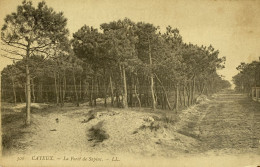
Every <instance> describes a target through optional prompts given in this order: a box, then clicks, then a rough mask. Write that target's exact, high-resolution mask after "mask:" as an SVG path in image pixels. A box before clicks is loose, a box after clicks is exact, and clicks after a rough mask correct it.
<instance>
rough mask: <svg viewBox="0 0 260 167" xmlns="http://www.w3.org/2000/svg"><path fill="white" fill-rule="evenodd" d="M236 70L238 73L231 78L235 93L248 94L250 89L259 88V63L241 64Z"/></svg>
mask: <svg viewBox="0 0 260 167" xmlns="http://www.w3.org/2000/svg"><path fill="white" fill-rule="evenodd" d="M259 60H260V58H259ZM236 69H237V70H238V71H239V73H238V74H237V75H235V76H234V77H233V82H234V84H235V86H236V87H235V89H236V90H237V91H239V92H242V93H248V94H250V93H251V89H252V87H260V61H252V62H251V63H244V62H242V63H240V65H239V66H237V68H236Z"/></svg>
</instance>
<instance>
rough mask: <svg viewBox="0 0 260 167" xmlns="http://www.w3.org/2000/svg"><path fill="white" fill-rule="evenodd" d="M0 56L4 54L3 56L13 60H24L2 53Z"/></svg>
mask: <svg viewBox="0 0 260 167" xmlns="http://www.w3.org/2000/svg"><path fill="white" fill-rule="evenodd" d="M0 56H2V57H6V58H8V59H12V60H22V59H16V58H13V57H9V56H7V55H4V54H0Z"/></svg>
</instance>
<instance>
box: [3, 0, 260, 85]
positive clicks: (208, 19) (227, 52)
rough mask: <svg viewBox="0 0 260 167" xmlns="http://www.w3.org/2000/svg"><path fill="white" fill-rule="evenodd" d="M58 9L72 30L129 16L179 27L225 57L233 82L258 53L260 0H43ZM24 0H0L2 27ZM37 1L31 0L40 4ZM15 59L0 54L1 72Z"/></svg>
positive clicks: (227, 75)
mask: <svg viewBox="0 0 260 167" xmlns="http://www.w3.org/2000/svg"><path fill="white" fill-rule="evenodd" d="M45 1H46V3H47V5H48V6H50V7H53V8H54V10H55V11H63V12H64V15H65V17H66V18H67V19H68V29H69V30H70V33H71V34H72V33H74V32H76V31H77V30H78V29H79V28H81V27H82V26H83V25H84V24H86V25H89V26H94V27H96V28H99V25H100V24H101V23H105V22H110V21H113V20H118V19H123V18H125V17H127V18H129V19H131V20H133V21H135V22H138V21H144V22H149V23H152V24H154V25H156V26H160V27H161V29H165V27H166V26H167V25H171V26H172V27H173V28H178V29H179V30H180V34H181V35H182V37H183V40H184V42H186V43H189V42H191V43H193V44H197V45H206V46H208V45H210V44H212V45H213V47H214V48H215V49H218V50H219V51H220V54H219V56H220V57H222V56H225V57H226V58H227V61H226V68H225V69H223V70H221V71H220V72H219V73H220V74H222V75H224V76H225V79H227V80H231V79H232V76H234V75H235V74H237V72H238V71H237V70H236V67H237V66H238V65H239V64H240V62H247V63H248V62H251V61H253V60H258V57H260V47H259V46H260V0H225V1H224V0H45ZM21 2H22V0H0V25H1V27H2V25H3V20H4V17H5V16H6V15H7V14H10V13H11V12H14V11H16V7H17V5H18V4H21ZM37 2H39V1H38V0H33V4H34V5H36V4H37ZM10 63H12V61H10V60H8V59H7V58H3V57H0V70H2V69H3V68H4V67H5V66H6V65H7V64H10Z"/></svg>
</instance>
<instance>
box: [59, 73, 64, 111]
mask: <svg viewBox="0 0 260 167" xmlns="http://www.w3.org/2000/svg"><path fill="white" fill-rule="evenodd" d="M61 80H62V78H61V77H60V75H59V96H60V106H61V107H62V105H63V96H62V85H61Z"/></svg>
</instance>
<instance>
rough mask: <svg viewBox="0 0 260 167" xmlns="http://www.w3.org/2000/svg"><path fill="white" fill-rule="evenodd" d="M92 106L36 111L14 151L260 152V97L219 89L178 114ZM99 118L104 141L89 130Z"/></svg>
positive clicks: (169, 154)
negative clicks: (253, 98)
mask: <svg viewBox="0 0 260 167" xmlns="http://www.w3.org/2000/svg"><path fill="white" fill-rule="evenodd" d="M90 110H91V108H89V107H87V106H83V107H80V108H77V107H64V108H59V107H57V108H55V109H53V108H51V109H46V111H44V112H41V110H37V111H35V112H33V114H32V122H33V123H32V125H31V126H30V127H23V128H20V131H22V132H23V133H22V136H20V137H18V138H17V139H15V138H14V140H15V141H14V142H13V143H15V145H16V146H17V147H11V148H10V149H9V151H8V152H7V153H8V155H13V154H17V153H19V154H24V155H26V154H28V155H32V154H34V155H39V154H41V153H43V152H48V153H49V154H64V155H68V154H75V153H77V154H86V153H91V154H99V153H104V154H110V155H120V154H129V155H133V156H136V155H141V156H144V157H164V158H167V157H168V158H171V157H175V158H178V157H180V156H186V155H188V156H195V155H196V156H198V155H201V156H204V155H243V154H248V153H250V154H254V155H256V156H259V155H260V149H259V148H260V103H257V102H254V101H251V100H250V99H248V97H246V96H245V95H241V94H236V93H234V92H233V91H224V92H220V93H218V94H215V95H214V96H213V97H212V98H210V99H209V100H206V101H204V102H202V103H201V104H198V105H195V106H192V107H190V108H188V109H186V110H184V111H181V112H179V113H178V115H174V114H172V113H171V111H168V112H166V114H165V113H163V112H164V111H159V110H158V111H154V112H152V111H150V109H141V110H138V109H127V110H122V109H115V108H110V109H105V108H96V109H94V110H95V111H97V115H96V117H95V118H94V119H92V120H90V121H89V122H86V121H85V120H86V119H87V118H88V113H89V111H90ZM57 118H58V121H57V120H56V119H57ZM99 122H103V126H102V129H103V130H104V131H105V132H106V133H107V134H108V135H109V138H108V139H106V140H104V141H103V142H97V141H95V140H93V139H92V138H91V137H90V136H89V135H90V131H89V129H90V128H91V127H92V126H95V125H97V124H98V123H99ZM11 124H12V125H11ZM18 126H20V124H16V127H15V128H17V129H19V128H18ZM10 127H12V128H14V124H13V123H12V122H9V123H6V124H5V125H3V132H4V133H6V132H7V131H10ZM18 146H19V147H18Z"/></svg>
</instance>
